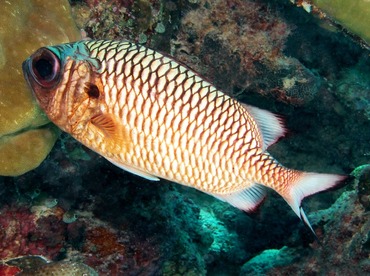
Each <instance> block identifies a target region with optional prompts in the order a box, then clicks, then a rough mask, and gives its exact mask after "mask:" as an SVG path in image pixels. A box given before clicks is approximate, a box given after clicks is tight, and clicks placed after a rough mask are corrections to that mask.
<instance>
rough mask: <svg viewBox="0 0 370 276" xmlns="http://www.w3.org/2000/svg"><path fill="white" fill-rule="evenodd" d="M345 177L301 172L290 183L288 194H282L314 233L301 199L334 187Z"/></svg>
mask: <svg viewBox="0 0 370 276" xmlns="http://www.w3.org/2000/svg"><path fill="white" fill-rule="evenodd" d="M345 178H346V176H343V175H336V174H320V173H302V175H301V177H300V178H299V179H298V181H297V182H296V183H292V184H291V186H290V187H289V188H290V190H289V192H288V194H287V195H282V196H283V198H284V199H285V201H286V202H287V203H288V204H289V206H290V207H291V208H292V209H293V211H294V212H295V213H296V214H297V216H298V217H299V218H300V219H301V220H302V221H303V222H304V223H305V224H306V225H307V226H308V227H309V228H310V229H311V231H312V232H313V233H314V234H315V231H314V230H313V228H312V226H311V224H310V222H309V220H308V218H307V216H306V214H305V213H304V211H303V209H302V207H301V202H302V200H303V199H304V198H305V197H307V196H309V195H312V194H316V193H319V192H321V191H325V190H327V189H330V188H333V187H335V186H336V185H337V184H338V183H340V182H341V181H343V180H344V179H345ZM315 235H316V234H315Z"/></svg>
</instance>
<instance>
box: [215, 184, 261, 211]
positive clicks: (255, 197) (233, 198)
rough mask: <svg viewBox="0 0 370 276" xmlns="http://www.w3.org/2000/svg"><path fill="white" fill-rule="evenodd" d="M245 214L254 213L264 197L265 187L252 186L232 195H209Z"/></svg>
mask: <svg viewBox="0 0 370 276" xmlns="http://www.w3.org/2000/svg"><path fill="white" fill-rule="evenodd" d="M210 195H212V196H214V197H216V198H218V199H220V200H222V201H226V202H228V203H229V204H231V205H232V206H234V207H236V208H238V209H240V210H243V211H245V212H254V211H255V210H256V209H257V208H258V206H260V205H261V204H262V202H263V200H264V199H265V197H266V187H264V186H262V185H260V184H252V186H251V187H249V188H247V189H244V190H242V191H239V192H236V193H232V194H223V195H218V194H210Z"/></svg>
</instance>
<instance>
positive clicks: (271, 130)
mask: <svg viewBox="0 0 370 276" xmlns="http://www.w3.org/2000/svg"><path fill="white" fill-rule="evenodd" d="M242 105H243V107H244V108H245V109H246V110H247V111H248V113H249V114H250V115H252V116H253V118H254V119H255V121H256V122H257V126H258V128H259V130H260V133H261V135H262V141H260V142H262V145H263V146H262V149H263V150H265V149H267V148H268V147H269V146H271V145H272V144H274V143H275V142H276V141H277V140H278V139H279V138H280V137H282V136H284V134H285V132H286V130H285V127H284V123H283V120H282V119H281V118H279V116H277V115H275V114H273V113H271V112H270V111H267V110H264V109H260V108H257V107H254V106H250V105H246V104H242Z"/></svg>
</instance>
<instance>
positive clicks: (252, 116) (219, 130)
mask: <svg viewBox="0 0 370 276" xmlns="http://www.w3.org/2000/svg"><path fill="white" fill-rule="evenodd" d="M23 71H24V74H25V78H26V80H27V81H28V83H29V85H30V87H31V88H32V90H33V93H34V95H35V98H36V99H37V101H38V103H39V104H40V106H41V108H42V109H44V110H45V112H46V114H47V115H48V117H49V118H50V120H51V121H53V122H54V123H55V124H56V125H57V126H59V127H60V128H61V129H62V130H64V131H66V132H68V133H70V134H71V135H72V136H73V137H74V138H76V139H77V140H78V141H80V142H81V143H83V144H84V145H86V146H87V147H89V148H91V149H92V150H94V151H96V152H97V153H99V154H101V155H102V156H104V157H105V158H106V159H108V160H109V161H111V162H112V163H114V164H115V165H117V166H119V167H121V168H123V169H125V170H127V171H130V172H132V173H135V174H137V175H140V176H142V177H145V178H147V179H150V180H159V178H165V179H169V180H171V181H174V182H177V183H180V184H183V185H186V186H190V187H193V188H196V189H198V190H201V191H203V192H206V193H208V194H211V195H213V196H215V197H217V198H219V199H221V200H224V201H227V202H229V203H230V204H231V205H233V206H235V207H237V208H239V209H242V210H245V211H253V210H254V209H255V208H256V207H257V206H258V205H259V204H260V203H261V202H262V201H263V199H264V197H265V194H266V187H268V188H271V189H273V190H275V191H276V192H278V193H279V194H280V195H281V196H282V197H283V198H284V199H285V200H286V201H287V203H288V204H289V205H290V206H291V207H292V209H293V210H294V212H295V213H296V214H297V215H298V216H299V217H300V218H301V219H303V220H304V222H306V223H307V224H308V225H309V222H308V220H307V217H306V216H305V214H304V212H303V210H302V208H301V201H302V199H303V198H304V197H306V196H308V195H311V194H314V193H317V192H320V191H323V190H326V189H328V188H331V187H333V186H335V185H336V184H337V183H338V182H340V181H341V180H342V179H343V177H342V176H339V175H329V174H316V173H305V172H300V171H296V170H291V169H287V168H285V167H283V166H282V165H280V164H279V163H278V162H277V161H276V160H275V159H274V158H273V157H271V156H270V155H269V154H268V153H267V151H266V148H267V147H268V146H269V145H271V144H272V143H274V142H275V141H276V140H277V139H278V138H279V137H280V136H282V135H283V134H284V127H283V124H282V122H281V120H280V119H279V118H278V117H276V116H275V115H273V114H272V113H270V112H268V111H265V110H261V109H258V108H255V107H251V106H247V105H244V104H241V103H239V102H238V101H236V100H235V99H232V98H231V97H229V96H227V95H226V94H224V93H223V92H221V91H220V90H218V89H217V88H216V87H214V86H213V85H212V84H210V83H209V82H207V81H205V80H204V79H202V78H201V77H200V76H199V75H197V74H196V73H195V72H193V71H192V70H190V69H189V68H187V67H185V66H183V65H181V64H179V63H177V62H176V61H174V60H173V59H171V58H169V57H166V56H164V55H162V54H160V53H158V52H156V51H154V50H151V49H148V48H146V47H144V46H140V45H136V44H133V43H130V42H128V41H109V40H98V41H94V40H90V41H89V40H86V41H80V42H75V43H70V44H63V45H58V46H53V47H45V48H41V49H39V50H38V51H37V52H35V53H34V54H33V55H32V56H31V57H30V58H28V59H27V60H26V61H25V62H24V63H23ZM158 177H159V178H158ZM309 226H310V225H309ZM311 230H312V228H311Z"/></svg>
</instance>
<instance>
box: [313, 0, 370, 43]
mask: <svg viewBox="0 0 370 276" xmlns="http://www.w3.org/2000/svg"><path fill="white" fill-rule="evenodd" d="M312 2H313V3H314V4H315V5H316V6H317V7H318V8H319V9H321V10H322V11H323V12H325V13H326V14H327V15H329V16H330V17H332V18H333V19H334V20H335V21H336V22H338V23H340V24H341V25H342V26H344V27H345V28H346V29H348V30H349V31H350V32H352V33H354V34H356V35H358V36H359V37H361V38H362V39H363V40H364V41H366V43H367V44H369V45H370V29H369V26H370V2H369V1H368V0H351V1H348V0H329V1H328V0H312Z"/></svg>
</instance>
